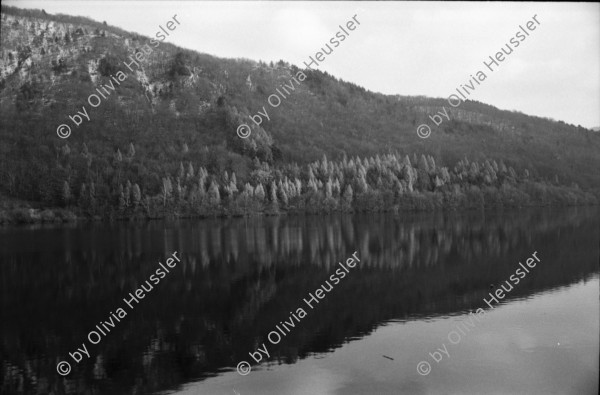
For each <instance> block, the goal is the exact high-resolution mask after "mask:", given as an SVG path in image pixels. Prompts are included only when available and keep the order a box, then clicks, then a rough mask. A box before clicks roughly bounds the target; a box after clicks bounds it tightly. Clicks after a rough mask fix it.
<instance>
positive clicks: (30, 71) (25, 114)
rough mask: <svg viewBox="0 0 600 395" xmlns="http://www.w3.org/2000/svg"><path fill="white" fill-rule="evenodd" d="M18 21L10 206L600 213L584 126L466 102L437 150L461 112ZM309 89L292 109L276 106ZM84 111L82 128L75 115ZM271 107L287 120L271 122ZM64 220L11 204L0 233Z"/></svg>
mask: <svg viewBox="0 0 600 395" xmlns="http://www.w3.org/2000/svg"><path fill="white" fill-rule="evenodd" d="M0 21H1V42H0V46H1V51H0V55H1V57H0V118H1V119H2V126H1V130H0V196H4V198H3V200H9V199H10V201H14V199H17V200H19V201H28V202H32V203H31V204H33V205H34V207H37V208H40V209H42V208H45V207H56V206H62V207H65V208H68V209H70V210H72V211H75V212H77V213H78V214H84V215H98V216H103V215H109V216H117V217H118V216H123V217H129V216H140V217H147V216H150V217H155V216H163V215H213V214H226V215H242V214H247V213H259V212H273V213H276V212H289V211H292V212H296V211H311V212H322V211H335V210H346V211H355V210H377V211H378V210H402V209H432V208H435V207H445V208H464V207H496V206H523V205H549V204H582V203H595V202H596V201H597V197H598V188H599V187H600V172H598V171H597V169H598V168H600V135H599V134H598V133H594V132H592V131H590V130H587V129H584V128H582V127H575V126H572V125H567V124H565V123H563V122H555V121H552V120H548V119H541V118H538V117H531V116H527V115H525V114H521V113H516V112H509V111H501V110H498V109H496V108H494V107H492V106H489V105H485V104H483V103H478V102H466V103H464V104H463V105H461V106H460V107H459V108H458V109H453V108H452V109H450V111H449V112H450V117H451V121H448V122H444V124H443V125H442V126H441V127H440V128H433V130H432V134H431V137H429V138H428V139H420V138H419V137H418V136H417V134H416V127H417V126H418V125H419V124H421V123H430V122H429V120H428V118H427V116H428V115H429V114H433V113H435V112H436V111H438V110H441V109H442V106H446V109H448V107H449V106H448V104H447V102H446V101H445V100H443V99H431V98H425V97H405V96H386V95H382V94H378V93H373V92H369V91H367V90H365V89H363V88H361V87H359V86H357V85H355V84H352V83H347V82H344V81H341V80H339V79H336V78H335V77H333V76H331V75H328V74H327V73H323V72H320V71H311V70H301V69H298V68H297V67H296V66H294V65H289V64H287V63H285V62H283V61H279V62H277V63H275V64H273V63H272V62H269V63H265V62H262V61H258V62H256V61H253V60H247V59H220V58H216V57H213V56H210V55H206V54H201V53H197V52H193V51H189V50H185V49H181V48H177V47H175V46H173V45H171V44H167V43H160V45H159V46H158V47H153V49H152V50H151V51H147V48H148V46H149V43H150V39H149V38H146V37H141V36H138V35H136V34H131V33H127V32H124V31H122V30H120V29H116V28H113V27H110V26H107V25H106V24H105V23H101V22H96V21H91V20H88V19H86V18H79V17H71V16H64V15H49V14H47V13H45V12H44V11H29V10H28V11H26V10H20V9H16V8H11V7H2V16H1V18H0ZM182 23H185V20H182ZM140 52H143V54H144V58H145V59H144V61H141V62H140V68H139V69H135V70H133V71H131V70H129V69H128V68H127V67H126V66H125V64H124V62H128V63H131V60H129V57H130V56H136V54H139V53H140ZM119 72H121V73H122V74H123V73H124V74H125V75H126V76H127V77H126V78H125V79H124V80H123V81H120V83H118V84H117V83H116V82H117V80H116V76H117V75H118V74H119ZM299 75H303V76H305V77H306V78H305V79H304V78H298V80H299V81H300V82H299V83H297V82H294V83H293V86H294V89H293V91H291V92H289V95H287V94H286V98H285V100H282V104H281V105H280V106H278V107H277V108H272V107H271V106H269V105H268V104H267V103H268V102H267V98H268V97H269V95H271V94H274V93H276V92H277V91H276V90H277V89H278V88H279V89H280V91H281V87H282V86H288V87H289V85H290V84H291V81H292V79H293V77H297V76H299ZM109 85H110V86H113V87H114V89H112V90H108V92H107V93H106V94H105V96H106V97H105V98H104V99H102V101H101V103H100V105H98V106H97V107H96V108H91V106H90V105H89V104H88V97H89V96H90V95H91V94H95V93H96V92H97V90H96V89H99V88H102V87H107V86H109ZM289 90H290V89H288V91H289ZM103 92H104V91H103ZM84 106H85V107H86V108H87V112H86V113H87V116H88V117H89V120H88V119H86V118H85V117H82V118H81V122H80V124H79V126H76V125H75V124H74V123H73V122H72V121H71V120H70V119H69V116H74V115H76V114H77V112H78V111H82V110H83V109H82V107H84ZM263 106H267V110H268V111H269V117H270V120H266V119H264V120H263V122H262V123H261V125H260V126H256V125H254V124H253V123H252V121H251V120H250V118H249V116H250V115H254V114H256V113H257V112H258V111H259V110H262V108H263ZM263 118H264V117H263ZM240 123H247V124H249V125H251V127H252V133H251V135H250V137H248V138H247V139H241V138H240V137H238V135H237V133H236V128H237V127H238V125H239V124H240ZM61 124H68V125H70V127H71V129H72V134H71V136H70V137H69V138H67V139H61V138H59V137H58V136H57V133H56V130H57V127H58V126H59V125H61ZM36 204H37V205H36ZM5 206H6V203H5ZM53 215H54V213H52V212H49V211H48V212H41V211H31V210H29V211H24V212H20V213H17V214H15V213H13V214H10V213H9V212H8V211H6V210H5V211H2V206H0V222H3V221H12V220H19V221H28V220H36V219H38V218H42V219H48V220H50V219H52V217H53Z"/></svg>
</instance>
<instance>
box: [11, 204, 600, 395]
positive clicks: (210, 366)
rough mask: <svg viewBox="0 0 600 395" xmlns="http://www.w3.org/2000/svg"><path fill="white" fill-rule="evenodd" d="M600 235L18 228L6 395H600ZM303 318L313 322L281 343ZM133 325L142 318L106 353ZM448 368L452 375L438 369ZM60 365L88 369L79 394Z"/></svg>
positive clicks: (558, 221)
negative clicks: (136, 296) (529, 263)
mask: <svg viewBox="0 0 600 395" xmlns="http://www.w3.org/2000/svg"><path fill="white" fill-rule="evenodd" d="M599 217H600V216H599V213H598V210H597V209H585V208H577V209H568V210H559V211H539V210H526V211H519V212H507V213H501V214H492V213H485V214H484V213H468V214H427V215H420V216H407V215H405V214H402V215H399V216H394V215H369V216H350V215H348V216H331V217H318V216H313V217H290V218H285V217H278V218H259V219H247V220H246V219H233V220H203V221H180V222H175V223H165V222H151V223H143V224H129V223H118V224H113V225H107V224H83V225H74V226H71V227H65V226H62V227H45V228H44V227H37V228H23V227H20V228H0V393H2V394H13V393H14V394H21V393H27V394H48V393H53V394H64V393H69V394H151V393H157V392H158V393H178V394H208V395H213V394H215V395H219V394H230V395H235V394H236V393H237V394H240V395H248V394H277V395H285V394H293V395H304V394H306V395H308V394H324V395H328V394H344V395H348V394H597V392H598V368H599V366H598V354H599V344H598V343H599V340H598V336H599V314H600V313H599V300H598V299H599V294H598V289H599V288H598V287H599V283H598V273H599V269H598V265H599V240H600V218H599ZM174 251H177V252H178V255H179V257H180V258H181V262H180V263H178V264H177V266H175V267H174V268H171V269H169V270H170V273H168V274H166V276H165V277H164V278H162V279H160V282H159V283H158V284H155V286H154V288H153V289H152V290H150V292H147V295H146V296H145V297H144V299H141V300H140V302H139V304H135V302H133V303H134V304H133V308H130V307H128V306H127V305H126V303H125V302H124V301H123V298H125V297H128V294H129V293H130V292H135V290H136V289H138V288H140V286H141V285H142V284H144V285H146V284H145V281H146V280H148V279H149V278H150V276H151V275H152V274H156V270H157V269H158V268H159V267H160V266H159V265H158V261H159V260H160V261H161V262H162V263H163V264H165V263H166V262H165V261H166V258H167V257H168V256H169V255H171V254H172V253H173V252H174ZM354 251H357V255H358V257H359V258H360V260H361V262H360V263H359V265H358V266H357V267H355V268H354V269H350V273H347V276H346V277H345V278H343V279H341V281H340V283H339V284H337V285H335V286H334V287H333V290H332V291H331V292H330V293H327V294H326V296H325V297H324V299H322V300H321V301H320V303H319V304H318V305H315V307H314V309H312V310H311V309H310V308H308V307H307V306H306V304H305V303H304V302H303V298H309V297H310V296H309V292H313V293H314V292H315V290H316V289H317V288H318V287H319V286H321V285H322V284H323V283H324V282H325V281H326V280H327V279H329V277H330V275H331V274H333V273H334V272H335V270H336V269H337V268H339V266H337V263H338V262H339V261H340V260H345V259H346V258H347V257H349V256H351V254H352V253H353V252H354ZM534 251H537V253H538V257H540V258H541V263H539V264H538V265H537V266H536V267H535V268H533V269H530V273H529V274H527V275H526V277H525V278H523V279H522V280H521V281H520V283H519V284H518V285H516V286H515V287H514V289H513V290H511V291H510V292H508V294H507V296H506V297H505V298H504V300H502V301H501V304H500V305H495V307H494V308H493V309H491V308H489V307H488V306H487V305H486V304H485V303H484V302H483V298H486V297H487V298H488V299H489V296H488V293H489V292H490V291H494V289H495V288H496V287H497V285H498V284H500V283H502V282H504V281H506V280H508V279H509V277H510V275H512V274H513V273H514V272H515V270H516V269H517V268H519V266H518V263H519V261H521V262H522V263H525V259H526V258H528V257H530V256H531V254H532V253H533V252H534ZM150 284H152V283H150ZM146 287H147V288H148V286H147V285H146ZM128 299H130V298H129V297H128ZM298 307H303V308H304V310H306V312H307V315H306V316H305V317H303V318H302V319H300V322H297V321H296V320H293V322H294V323H295V327H294V328H291V329H290V332H289V333H287V332H286V336H285V337H284V336H282V340H281V342H280V343H278V344H277V345H273V344H272V343H270V342H269V340H268V338H267V335H268V334H269V332H270V331H272V330H274V329H275V328H276V327H275V326H276V325H278V324H279V325H280V327H281V324H280V322H283V321H285V320H288V321H289V319H290V312H295V311H296V309H297V308H298ZM480 307H485V309H486V310H485V311H486V312H485V313H484V315H483V316H481V319H480V321H474V324H472V325H471V326H469V327H466V326H465V323H464V321H465V319H467V320H468V319H469V315H468V312H469V311H474V310H476V309H478V308H480ZM119 308H123V311H124V312H126V314H127V315H126V316H124V317H123V318H121V319H120V321H118V322H117V320H116V319H113V324H114V328H111V327H110V326H107V328H108V330H110V332H108V330H105V331H104V332H106V335H105V336H101V340H100V341H99V343H98V344H95V345H94V344H91V343H90V340H88V333H89V332H90V331H92V330H96V331H98V329H96V325H97V324H100V322H101V321H110V319H111V317H112V316H111V312H113V313H114V315H115V317H118V316H117V309H119ZM105 325H106V324H105ZM458 327H461V328H463V329H462V331H463V332H464V333H463V334H462V335H460V334H459V338H460V340H459V341H456V340H457V337H456V335H450V336H451V338H452V339H453V340H454V342H455V343H456V344H452V343H451V342H450V341H449V333H450V332H452V331H457V330H458ZM102 329H104V328H102ZM92 339H93V340H96V338H95V337H93V336H92ZM263 343H264V344H265V346H266V348H267V350H268V352H269V355H270V358H269V359H268V360H267V361H265V359H264V357H263V360H262V362H261V363H260V364H257V363H255V362H253V361H252V359H251V358H250V356H249V355H248V353H249V352H253V351H256V349H257V347H260V346H261V345H263ZM82 344H85V346H86V347H85V348H86V350H87V352H88V353H89V355H90V357H89V358H88V357H87V356H86V355H85V354H84V355H83V358H82V361H81V362H79V363H76V362H74V361H73V359H72V358H71V357H69V352H73V351H75V350H76V349H77V348H78V347H79V348H82ZM444 347H445V348H444ZM438 348H441V349H444V350H445V351H446V352H447V355H446V354H440V355H443V358H442V359H441V360H440V361H439V362H435V360H434V359H433V357H432V356H430V354H429V353H433V352H434V351H436V350H437V349H438ZM434 355H435V356H437V354H434ZM242 360H246V361H249V362H253V364H252V371H251V372H250V373H249V374H248V375H246V376H241V375H239V374H238V373H237V372H236V371H235V369H236V365H237V364H238V362H240V361H242ZM60 361H68V362H69V363H70V364H71V368H72V371H71V373H70V374H68V375H67V376H65V377H62V376H60V375H59V374H58V373H57V370H56V369H57V363H59V362H60ZM420 361H426V362H428V363H429V364H430V366H431V371H430V373H429V374H428V375H421V374H419V373H418V372H417V364H419V362H420Z"/></svg>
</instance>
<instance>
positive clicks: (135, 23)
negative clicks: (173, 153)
mask: <svg viewBox="0 0 600 395" xmlns="http://www.w3.org/2000/svg"><path fill="white" fill-rule="evenodd" d="M3 4H6V5H13V6H17V7H20V8H40V9H41V8H43V9H45V10H46V12H48V13H51V14H54V13H64V14H69V15H81V16H88V17H90V18H92V19H95V20H98V21H106V22H107V23H108V24H110V25H114V26H118V27H120V28H122V29H125V30H128V31H133V32H137V33H140V34H143V35H147V36H154V35H155V33H156V32H157V31H158V30H159V27H158V25H159V24H163V25H164V24H165V23H166V22H167V21H168V20H169V19H171V18H172V17H173V15H174V14H177V19H178V20H179V21H180V22H181V25H180V26H179V27H178V28H177V30H176V31H174V32H172V33H171V36H170V37H168V38H167V41H169V42H171V43H173V44H175V45H178V46H181V47H185V48H189V49H193V50H196V51H199V52H204V53H208V54H212V55H216V56H219V57H228V58H249V59H253V60H264V61H271V60H273V61H277V60H279V59H283V60H285V61H288V62H290V63H293V64H296V65H298V66H301V65H302V62H303V61H305V60H308V57H309V56H311V55H313V56H314V54H315V53H316V52H317V51H319V50H320V48H321V47H322V46H324V44H325V43H327V42H329V39H330V38H331V37H333V36H334V35H335V34H336V32H338V31H339V28H338V25H340V24H345V23H346V21H348V20H349V19H351V18H352V17H353V16H354V15H357V16H356V19H357V20H358V21H359V22H360V25H359V26H358V28H357V29H356V30H354V31H353V32H350V36H349V37H348V38H346V39H345V41H344V42H342V43H341V44H340V46H339V47H338V48H335V49H334V52H333V53H332V54H331V55H329V56H327V57H326V58H325V60H324V62H323V63H322V64H321V65H320V66H319V67H318V68H319V69H320V70H324V71H327V72H328V73H330V74H332V75H334V76H336V77H338V78H341V79H343V80H346V81H351V82H354V83H356V84H358V85H361V86H364V87H365V88H367V89H369V90H372V91H375V92H382V93H385V94H400V95H425V96H431V97H442V98H447V97H448V96H449V95H450V94H452V93H455V89H456V88H457V87H459V86H460V85H461V84H463V85H464V84H465V83H468V82H469V80H470V78H471V77H470V76H471V75H475V73H477V71H480V70H481V71H484V72H485V73H486V75H487V79H486V80H485V81H484V82H482V83H481V85H477V86H476V90H475V91H474V92H473V93H472V94H471V96H470V97H471V98H472V99H474V100H478V101H481V102H484V103H488V104H491V105H494V106H496V107H498V108H501V109H506V110H518V111H521V112H524V113H526V114H531V115H537V116H542V117H549V118H553V119H556V120H563V121H565V122H567V123H572V124H575V125H578V124H580V125H582V126H585V127H596V126H600V4H598V3H588V4H584V3H564V4H561V3H487V2H486V3H442V2H430V3H424V2H410V3H405V2H360V3H359V2H206V1H198V2H196V1H185V2H175V1H168V2H167V1H118V2H112V1H27V0H25V1H6V2H4V1H3ZM534 15H537V17H536V18H537V20H538V21H539V22H540V25H539V26H538V27H537V28H536V30H535V31H533V32H530V36H528V37H527V38H526V39H525V41H523V42H522V43H521V45H519V47H518V48H516V49H515V50H514V51H513V53H512V54H510V55H509V56H507V57H506V58H505V60H504V61H503V62H502V63H500V66H498V67H497V69H496V70H495V71H493V72H490V71H489V70H488V69H487V68H486V67H485V66H484V65H483V61H484V60H487V61H488V62H489V59H488V57H489V56H490V55H492V56H493V55H494V54H495V53H496V52H498V51H500V48H501V47H502V46H503V45H504V44H507V43H508V42H509V40H510V39H511V38H512V37H514V36H515V34H516V32H517V31H519V30H520V29H519V25H523V26H525V24H526V23H527V21H529V20H531V19H532V17H533V16H534ZM494 67H495V66H494Z"/></svg>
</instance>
